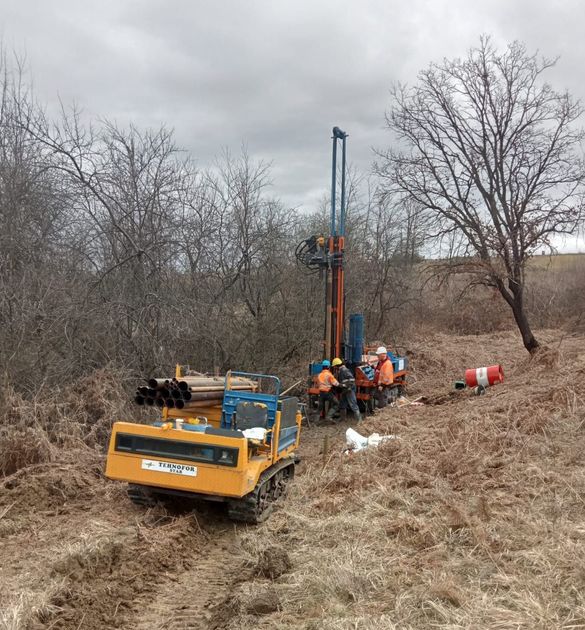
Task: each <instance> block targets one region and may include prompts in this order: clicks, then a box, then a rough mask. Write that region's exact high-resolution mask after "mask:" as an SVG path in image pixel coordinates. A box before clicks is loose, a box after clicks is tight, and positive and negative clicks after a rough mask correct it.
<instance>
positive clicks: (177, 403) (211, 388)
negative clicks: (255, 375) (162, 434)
mask: <svg viewBox="0 0 585 630" xmlns="http://www.w3.org/2000/svg"><path fill="white" fill-rule="evenodd" d="M224 382H225V378H224V377H223V376H203V375H198V376H186V377H183V378H181V379H180V380H178V379H176V378H172V379H168V378H167V379H165V378H151V379H148V380H147V383H148V387H146V386H142V387H139V388H138V389H137V391H136V396H135V397H134V401H135V402H136V404H137V405H148V406H151V407H152V406H155V405H156V406H158V407H161V408H162V407H168V408H171V409H172V408H176V409H196V408H198V407H209V405H218V404H220V403H221V402H222V400H223V392H224ZM230 387H231V389H233V390H236V391H254V390H255V389H256V388H257V385H256V383H254V381H250V380H249V379H246V378H241V377H235V378H232V379H231V383H230Z"/></svg>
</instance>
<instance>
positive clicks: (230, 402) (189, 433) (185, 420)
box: [106, 372, 301, 523]
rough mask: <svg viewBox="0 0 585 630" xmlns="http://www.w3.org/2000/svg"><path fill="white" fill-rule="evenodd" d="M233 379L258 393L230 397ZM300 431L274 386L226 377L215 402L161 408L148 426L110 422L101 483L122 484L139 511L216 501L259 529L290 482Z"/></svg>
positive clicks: (274, 382) (275, 382)
mask: <svg viewBox="0 0 585 630" xmlns="http://www.w3.org/2000/svg"><path fill="white" fill-rule="evenodd" d="M233 377H245V378H247V379H252V380H253V381H254V382H255V383H257V386H255V387H254V388H253V390H252V391H240V390H237V389H234V388H232V386H231V381H232V378H233ZM267 385H268V387H267ZM267 389H269V390H270V392H271V393H266V391H262V390H267ZM204 404H206V403H204ZM300 430H301V414H300V412H299V404H298V400H297V399H296V398H294V397H285V396H281V395H280V381H279V379H278V378H276V377H275V376H266V375H262V374H249V373H244V372H232V373H228V375H227V376H226V377H225V381H224V391H223V396H222V400H221V402H218V401H217V400H213V401H210V402H209V406H197V407H194V408H191V409H176V408H174V409H170V408H164V409H163V410H162V417H161V418H160V420H158V421H156V422H154V423H153V424H151V425H144V424H135V423H130V422H116V423H115V424H114V427H113V430H112V436H111V439H110V444H109V449H108V457H107V465H106V476H107V477H109V478H110V479H117V480H120V481H126V482H128V484H129V486H128V495H129V497H130V499H131V500H132V501H133V502H135V503H137V504H142V505H147V506H150V505H153V504H154V503H156V501H158V500H159V499H161V498H169V497H173V496H179V497H188V498H192V499H203V500H207V501H216V502H217V501H219V502H222V503H224V504H225V505H226V507H227V513H228V514H229V516H230V517H231V518H232V519H233V520H236V521H244V522H247V523H259V522H261V521H263V520H265V519H266V518H267V517H268V516H269V515H270V513H271V512H272V510H273V508H274V506H275V505H276V504H277V503H278V502H279V501H281V500H282V498H283V497H284V495H285V493H286V491H287V487H288V485H289V482H290V481H291V479H292V478H293V476H294V471H295V463H296V461H297V459H296V456H295V449H296V448H297V447H298V444H299V437H300Z"/></svg>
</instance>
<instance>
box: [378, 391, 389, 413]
mask: <svg viewBox="0 0 585 630" xmlns="http://www.w3.org/2000/svg"><path fill="white" fill-rule="evenodd" d="M389 394H390V390H389V389H388V388H386V387H383V388H382V391H378V389H376V394H375V396H376V407H378V408H379V409H381V408H382V407H385V406H386V405H387V404H388V399H389Z"/></svg>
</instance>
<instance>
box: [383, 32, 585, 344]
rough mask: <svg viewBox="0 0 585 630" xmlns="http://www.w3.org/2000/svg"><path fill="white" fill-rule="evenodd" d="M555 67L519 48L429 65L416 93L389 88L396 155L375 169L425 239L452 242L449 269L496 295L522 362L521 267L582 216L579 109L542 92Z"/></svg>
mask: <svg viewBox="0 0 585 630" xmlns="http://www.w3.org/2000/svg"><path fill="white" fill-rule="evenodd" d="M554 64H555V61H550V60H546V59H540V58H538V57H537V56H536V55H529V54H527V52H526V49H525V47H524V46H523V45H521V44H519V43H513V44H511V45H509V46H508V48H507V49H506V50H505V51H503V52H499V51H497V50H496V49H495V48H494V46H493V45H492V44H491V42H490V40H489V38H482V40H481V42H480V45H479V46H478V47H477V48H474V49H472V50H470V52H469V53H468V55H467V57H466V58H465V59H456V60H454V61H448V60H444V61H443V62H442V63H438V64H437V63H433V64H431V65H430V66H429V68H428V69H426V70H424V71H422V72H421V73H420V75H419V81H418V83H417V84H416V85H415V86H413V87H402V86H400V87H396V88H394V89H393V102H392V107H391V110H390V111H389V112H388V113H387V116H386V120H387V125H388V128H389V129H390V130H391V131H393V132H395V134H396V135H397V138H398V141H399V148H398V149H396V150H390V151H387V152H380V158H381V159H380V161H379V163H378V165H377V171H378V173H379V174H380V175H382V177H383V178H385V180H386V182H387V192H388V193H394V194H399V195H404V196H406V197H407V198H410V199H411V200H413V201H415V202H416V203H417V204H418V205H419V206H420V207H421V208H422V209H423V212H425V213H426V215H427V217H429V218H430V220H431V223H430V225H431V227H432V230H431V231H432V233H433V235H434V236H436V237H439V238H440V237H445V236H448V235H452V234H456V235H457V236H458V237H459V239H460V240H459V243H460V245H461V247H460V248H459V249H458V251H457V254H458V256H457V258H456V260H455V261H452V262H455V265H453V264H452V265H450V270H451V271H453V270H461V271H465V272H466V273H471V274H472V276H473V278H474V281H475V282H480V283H482V284H486V285H488V286H492V287H495V288H497V290H498V291H499V292H500V294H501V295H502V296H503V298H504V299H505V300H506V302H507V303H508V304H509V306H510V308H511V309H512V312H513V314H514V318H515V321H516V323H517V325H518V328H519V329H520V332H521V334H522V340H523V342H524V346H525V347H526V349H527V350H528V351H530V352H532V351H534V350H535V349H536V348H537V347H538V341H537V340H536V338H535V336H534V334H533V332H532V330H531V327H530V324H529V321H528V317H527V313H526V308H525V300H524V294H525V269H526V262H527V260H528V259H529V258H530V257H531V256H532V255H533V254H534V253H535V252H536V251H537V250H540V249H542V248H543V247H548V248H549V249H551V250H552V249H553V248H554V237H555V236H556V235H559V234H566V233H572V232H574V231H575V230H576V229H577V227H578V225H579V223H580V221H581V220H582V217H583V199H582V194H583V182H584V169H583V162H582V160H581V157H580V155H579V144H580V142H581V140H582V139H583V137H584V136H583V131H582V129H581V128H578V127H576V126H575V124H574V123H575V121H576V120H577V119H578V118H579V116H580V115H581V113H582V107H581V104H580V103H579V102H578V101H575V100H574V99H573V98H572V97H571V96H570V95H569V94H568V93H559V92H557V91H555V90H554V89H553V88H552V87H551V86H550V85H549V84H548V83H546V82H544V81H543V74H544V73H545V72H546V71H547V70H548V69H550V68H551V67H552V66H553V65H554Z"/></svg>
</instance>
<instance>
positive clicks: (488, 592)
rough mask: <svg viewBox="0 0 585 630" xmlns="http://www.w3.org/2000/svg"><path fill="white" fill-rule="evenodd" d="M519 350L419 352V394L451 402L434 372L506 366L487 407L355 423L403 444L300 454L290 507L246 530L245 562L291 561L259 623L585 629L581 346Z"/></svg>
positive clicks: (403, 412) (584, 367)
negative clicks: (277, 552) (272, 557)
mask: <svg viewBox="0 0 585 630" xmlns="http://www.w3.org/2000/svg"><path fill="white" fill-rule="evenodd" d="M543 336H544V337H545V338H546V339H547V340H548V341H549V343H551V344H552V343H553V342H554V340H553V339H552V337H551V336H550V335H547V334H546V333H544V335H543ZM512 339H513V338H512V337H511V335H509V334H508V335H502V338H501V339H500V340H498V339H493V338H487V337H486V338H478V339H476V340H473V341H472V340H470V339H469V338H460V339H457V340H455V339H453V338H450V339H449V338H443V337H438V338H436V339H435V344H434V345H429V344H426V350H425V352H426V354H427V355H430V356H432V357H433V358H434V360H435V362H436V364H435V367H434V369H431V370H429V373H427V374H425V375H424V376H423V374H422V372H423V366H424V364H425V363H424V362H422V363H418V366H420V371H421V378H420V381H421V382H423V381H424V391H425V392H432V391H433V383H434V387H435V391H437V392H438V391H443V392H444V391H448V388H449V386H450V380H451V374H450V370H449V369H445V367H444V366H441V362H442V361H445V362H447V363H450V364H451V365H457V366H458V368H457V369H458V370H461V369H463V368H465V367H472V366H474V365H480V364H484V363H485V362H486V361H483V355H484V353H485V354H486V357H487V356H491V358H492V359H495V360H498V359H500V360H502V361H503V362H504V365H505V366H506V367H510V366H512V367H511V368H510V369H508V371H507V375H508V377H509V378H508V380H507V382H506V383H505V384H504V385H503V386H499V387H497V388H494V389H493V390H490V391H489V392H488V393H487V394H486V395H485V396H482V397H479V398H478V397H472V396H470V395H469V394H468V393H467V392H464V393H462V394H461V395H459V396H457V397H450V396H443V401H444V404H438V405H429V406H425V407H410V408H408V407H406V408H403V409H392V410H387V411H385V412H384V413H383V414H381V415H379V416H376V417H375V418H374V419H371V420H369V421H368V422H367V423H366V425H365V426H364V429H363V431H364V432H368V433H369V432H373V431H379V432H380V433H396V434H399V435H400V436H401V438H402V439H401V440H400V441H395V442H391V443H387V444H385V445H383V446H382V447H380V449H379V450H377V451H371V452H363V453H360V454H356V455H354V456H351V457H347V456H341V455H338V454H337V453H336V454H334V455H333V456H332V457H330V458H329V460H328V461H327V462H326V463H325V464H324V463H323V458H322V456H320V455H319V453H318V450H317V449H318V446H319V445H318V444H313V445H310V444H309V446H308V448H309V452H308V453H307V455H306V458H305V459H306V464H305V466H306V468H305V471H304V473H303V474H302V475H301V476H300V477H299V479H298V480H297V483H296V484H295V489H294V493H293V497H292V500H291V501H290V502H289V503H288V504H287V506H286V511H284V512H280V513H277V515H276V516H275V517H274V518H273V519H271V520H270V521H269V522H268V523H267V524H265V525H264V526H262V527H261V528H258V529H256V530H250V531H249V532H248V534H247V542H246V548H247V549H248V552H249V553H251V554H252V555H253V553H254V550H255V549H256V550H257V549H259V548H260V547H261V546H262V545H263V544H264V545H266V544H269V545H271V546H277V547H278V546H279V547H281V548H282V549H285V550H286V551H287V553H288V555H289V557H290V560H291V565H292V566H291V569H290V570H289V571H288V572H286V573H285V574H283V575H281V576H280V577H278V578H276V579H274V580H273V581H272V582H273V585H274V588H275V589H276V593H277V596H278V599H279V602H280V610H279V611H278V612H273V613H271V614H269V615H265V616H264V617H263V619H262V626H261V627H266V628H307V629H309V628H311V629H312V628H314V629H317V628H332V629H333V628H340V629H341V628H343V629H345V628H347V629H349V628H360V629H362V628H363V629H367V630H373V629H377V628H401V629H410V628H412V629H414V628H417V629H418V628H432V627H436V628H439V627H440V628H451V629H456V628H457V629H460V628H461V629H462V628H470V629H471V628H474V629H476V628H490V629H502V630H503V629H507V628H525V629H526V630H528V629H530V630H532V629H542V630H545V629H546V630H549V629H551V628H566V629H569V628H585V554H583V545H584V543H585V527H584V526H583V522H584V520H585V519H584V516H585V475H584V468H583V465H584V463H585V459H584V452H583V447H584V446H585V444H584V437H585V398H584V395H583V392H582V391H581V387H580V383H582V382H583V377H584V376H585V341H584V340H583V339H581V338H572V339H570V340H569V341H568V342H565V343H563V344H561V346H560V348H559V347H558V346H556V347H553V350H549V351H547V352H543V353H542V354H541V355H540V356H539V357H537V358H536V359H533V360H531V361H529V360H526V359H525V358H524V355H523V353H522V350H521V348H520V347H517V348H516V349H515V350H514V351H510V347H514V346H513V343H512ZM488 346H489V347H488ZM422 352H423V351H422V350H421V353H422ZM502 352H505V353H506V356H503V355H502V354H501V353H502ZM470 354H472V355H473V354H474V355H475V356H476V358H478V363H471V362H470V361H471V358H469V355H470ZM415 355H416V352H415ZM430 363H431V364H432V362H430ZM418 366H417V367H418ZM453 376H456V374H453ZM307 437H308V436H305V438H306V439H307ZM309 439H310V438H309ZM337 445H338V446H339V449H340V448H341V441H340V440H338V441H337ZM265 581H266V580H262V579H259V584H263V583H265ZM231 624H232V625H231V626H230V627H231V628H252V627H258V626H257V622H256V624H255V622H254V620H253V619H251V618H249V617H248V616H246V615H240V616H236V617H234V618H233V619H232V621H231Z"/></svg>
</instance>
